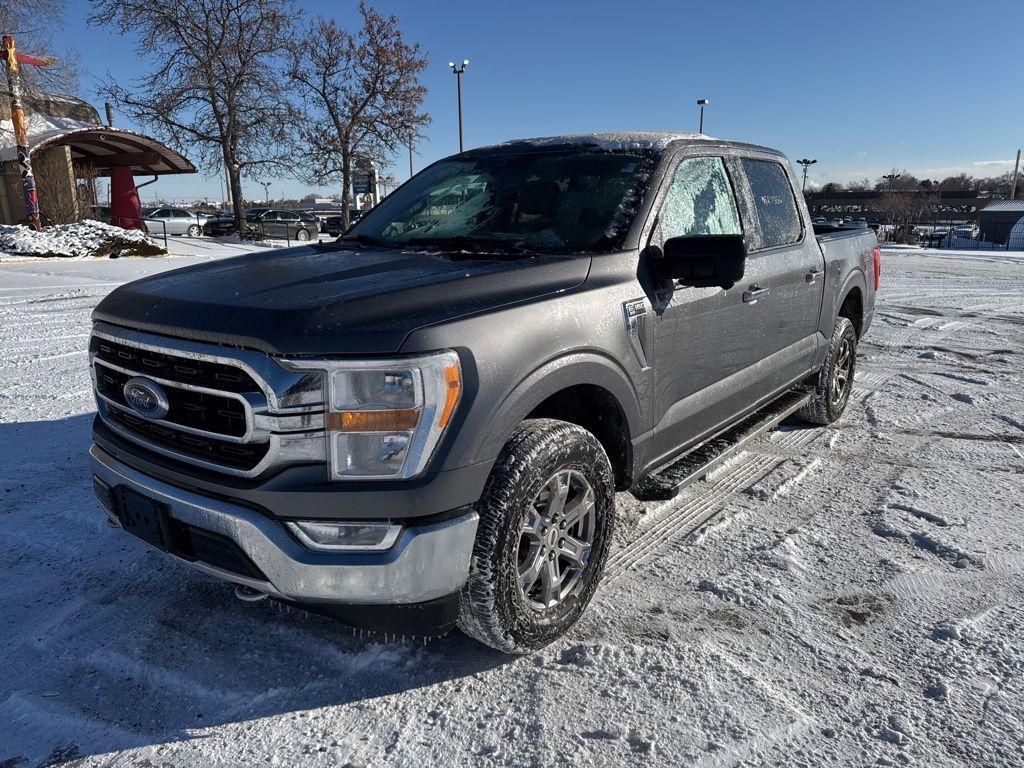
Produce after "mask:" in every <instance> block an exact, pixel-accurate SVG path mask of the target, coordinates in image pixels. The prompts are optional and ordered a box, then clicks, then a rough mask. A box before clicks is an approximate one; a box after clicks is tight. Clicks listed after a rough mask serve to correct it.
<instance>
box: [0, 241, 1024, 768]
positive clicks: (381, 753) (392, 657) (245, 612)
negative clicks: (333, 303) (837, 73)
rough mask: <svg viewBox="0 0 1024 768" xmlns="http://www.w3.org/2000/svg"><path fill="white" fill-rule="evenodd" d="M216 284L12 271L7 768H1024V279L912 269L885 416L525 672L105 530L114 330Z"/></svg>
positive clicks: (4, 315) (915, 264)
mask: <svg viewBox="0 0 1024 768" xmlns="http://www.w3.org/2000/svg"><path fill="white" fill-rule="evenodd" d="M189 261H191V259H180V258H179V259H173V258H172V259H150V260H130V261H114V262H74V263H68V262H63V263H54V262H47V263H39V262H36V263H31V264H8V265H0V435H2V438H3V439H2V441H0V445H2V446H3V449H4V457H5V458H4V461H3V462H2V464H0V489H2V490H0V498H2V506H0V510H2V518H0V519H2V521H3V535H2V538H0V583H2V584H3V590H2V592H0V595H2V597H0V638H3V640H2V645H3V649H4V650H3V661H4V664H3V674H2V676H0V765H3V766H13V765H27V766H35V765H40V764H45V765H64V764H70V765H75V766H101V765H102V766H118V767H120V768H124V767H127V766H140V767H141V766H175V767H177V768H182V767H183V766H192V765H197V766H198V765H201V766H254V765H264V764H272V765H281V766H327V765H336V766H341V765H346V764H348V765H362V766H385V765H387V766H428V765H430V766H432V765H444V766H448V765H469V764H479V765H498V764H501V765H515V766H538V765H573V766H586V765H594V766H612V765H615V766H618V765H686V766H708V767H710V766H730V765H748V766H757V765H785V766H823V765H831V766H854V765H856V766H861V765H904V764H914V765H920V766H981V765H991V766H1019V765H1021V764H1024V722H1022V720H1024V641H1022V633H1024V549H1022V544H1024V525H1022V521H1024V453H1022V452H1024V373H1022V364H1024V261H1022V260H1021V259H1019V258H1014V257H1012V256H1008V255H999V254H992V253H987V254H984V255H982V256H977V257H972V256H969V255H965V254H962V253H955V254H941V253H940V254H935V253H923V252H921V251H899V252H895V251H894V252H889V253H887V254H886V256H885V259H884V270H883V290H882V293H881V295H880V307H879V313H878V316H877V318H876V320H875V324H874V326H873V327H872V329H871V331H870V333H869V334H868V336H867V338H866V340H865V342H864V343H863V344H862V345H861V349H860V352H861V354H860V359H859V371H858V377H857V389H856V393H855V396H854V398H853V400H852V401H851V403H850V406H849V409H848V411H847V413H846V415H845V417H844V418H843V419H842V420H841V421H840V422H839V423H838V424H836V425H834V426H833V427H831V428H828V429H806V428H800V427H797V426H784V427H783V428H782V429H780V430H778V431H776V432H774V433H772V434H770V435H768V436H766V437H765V438H763V439H761V440H760V441H759V442H757V443H756V444H755V445H754V446H753V447H751V449H750V450H748V451H747V452H746V453H745V454H744V455H743V456H741V457H740V458H738V459H736V460H734V461H732V462H731V463H730V464H728V465H727V466H725V467H723V468H721V469H719V470H717V471H716V472H715V473H714V475H713V476H712V477H711V478H709V480H708V481H707V482H703V483H700V484H698V485H696V486H694V487H692V488H690V489H689V490H687V491H686V492H684V493H683V494H682V495H681V496H680V497H678V498H677V499H675V500H673V501H671V502H666V503H652V504H644V505H641V504H639V503H637V502H636V501H634V500H633V499H632V497H630V496H628V495H622V496H620V497H619V507H620V510H621V515H622V522H621V525H620V527H619V534H618V543H617V548H616V551H615V552H614V553H613V556H612V558H611V561H610V563H609V566H608V573H607V578H606V581H605V583H604V585H603V587H602V589H601V590H600V592H599V596H598V598H597V599H596V601H595V603H594V604H593V605H592V607H591V609H590V610H589V611H588V613H587V614H586V616H585V617H584V619H583V621H582V622H581V624H580V625H579V627H578V628H577V629H576V630H575V631H574V632H573V633H572V634H571V635H570V636H568V637H567V638H565V639H564V640H563V641H561V642H558V643H556V644H554V645H553V646H551V647H550V648H548V649H546V650H544V651H543V652H540V653H537V654H534V655H533V656H529V657H526V658H511V657H507V656H503V655H501V654H498V653H496V652H493V651H491V650H489V649H487V648H484V647H482V646H479V645H476V644H475V643H473V642H471V641H469V640H468V639H466V638H465V637H463V636H461V635H459V634H457V633H454V634H451V635H449V636H447V637H444V638H441V639H437V640H434V641H431V642H429V643H427V644H424V643H422V642H408V643H406V642H394V641H390V642H389V641H385V640H383V639H382V638H380V637H374V636H356V635H353V634H351V633H350V632H348V631H347V630H346V629H344V628H343V627H341V626H340V625H338V624H335V623H332V622H331V621H329V620H326V619H321V618H318V617H314V616H310V615H306V614H304V613H302V612H298V611H294V610H284V609H281V608H278V607H275V606H274V605H273V604H271V603H270V602H269V601H267V602H263V603H258V604H256V605H248V604H242V603H239V602H238V601H237V600H235V599H234V598H233V597H232V596H231V589H230V588H229V587H227V586H225V585H222V584H219V583H216V582H214V581H211V580H208V579H207V578H205V577H203V576H201V575H199V574H197V573H194V572H192V571H191V570H189V569H186V568H184V567H180V566H177V565H175V564H173V563H169V562H167V561H166V560H165V559H164V558H163V557H161V556H160V555H158V554H155V553H152V552H150V551H149V550H147V549H146V548H145V546H144V545H142V544H141V543H138V542H136V541H135V540H133V539H131V538H130V537H128V536H126V535H124V534H123V533H121V532H118V531H112V530H110V529H108V528H107V527H106V526H105V525H104V523H103V515H102V514H101V513H100V512H99V510H98V508H97V506H96V504H95V502H94V501H93V499H92V493H91V490H90V482H89V474H88V469H87V463H86V449H87V447H88V443H89V422H90V419H91V411H92V409H93V406H92V401H91V396H90V392H89V381H88V376H87V373H86V370H85V363H86V355H85V353H84V352H83V349H84V347H85V344H86V335H87V333H88V316H89V311H90V309H91V308H92V307H93V305H95V303H96V302H97V301H98V300H99V299H100V298H101V297H102V296H103V295H104V294H105V293H106V292H107V291H109V290H110V289H111V288H112V287H113V286H114V285H116V284H118V283H120V282H122V281H124V280H127V279H131V278H133V277H137V276H140V275H142V274H148V273H150V272H152V271H155V270H160V269H167V268H170V267H175V266H180V265H182V264H184V263H188V262H189Z"/></svg>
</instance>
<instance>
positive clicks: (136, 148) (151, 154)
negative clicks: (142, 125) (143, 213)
mask: <svg viewBox="0 0 1024 768" xmlns="http://www.w3.org/2000/svg"><path fill="white" fill-rule="evenodd" d="M6 122H8V121H2V122H0V131H2V128H4V127H6V126H4V125H3V123H6ZM28 123H29V138H28V141H29V154H30V155H35V154H36V153H38V152H40V151H42V150H44V149H47V148H49V147H55V146H60V145H64V146H67V147H68V148H70V150H71V158H72V160H73V161H74V162H76V163H79V162H85V163H89V164H90V165H92V166H93V167H94V168H95V169H96V172H97V173H98V175H100V176H109V175H110V169H111V168H112V167H115V166H120V167H126V168H130V169H131V171H132V173H133V174H140V175H147V176H163V175H165V174H173V173H195V172H196V167H195V166H194V165H193V164H192V163H191V162H189V161H188V159H186V158H185V157H183V156H182V155H181V154H179V153H178V152H177V151H175V150H173V149H171V148H170V147H168V146H167V145H166V144H163V143H162V142H159V141H157V140H156V139H153V138H150V137H149V136H146V135H144V134H141V133H136V132H135V131H129V130H125V129H124V128H113V127H110V126H105V125H94V124H91V123H87V122H84V121H81V120H72V119H66V118H53V117H49V116H44V115H31V116H30V117H29V121H28ZM0 141H2V137H0ZM16 158H17V154H16V149H15V147H14V146H13V145H9V144H8V142H6V141H4V142H3V145H2V147H0V162H7V161H11V160H15V159H16Z"/></svg>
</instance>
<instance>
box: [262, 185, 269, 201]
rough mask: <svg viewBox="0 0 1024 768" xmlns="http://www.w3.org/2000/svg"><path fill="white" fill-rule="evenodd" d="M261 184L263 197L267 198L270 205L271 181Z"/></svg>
mask: <svg viewBox="0 0 1024 768" xmlns="http://www.w3.org/2000/svg"><path fill="white" fill-rule="evenodd" d="M260 184H262V185H263V197H264V198H266V201H267V202H268V203H269V202H270V182H269V181H261V182H260Z"/></svg>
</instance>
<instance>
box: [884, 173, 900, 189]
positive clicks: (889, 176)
mask: <svg viewBox="0 0 1024 768" xmlns="http://www.w3.org/2000/svg"><path fill="white" fill-rule="evenodd" d="M902 175H903V174H902V173H887V174H885V175H884V176H882V178H883V179H885V180H886V181H888V182H889V191H890V192H892V183H893V182H894V181H896V179H898V178H899V177H900V176H902Z"/></svg>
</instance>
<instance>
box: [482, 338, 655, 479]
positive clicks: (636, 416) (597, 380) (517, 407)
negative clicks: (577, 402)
mask: <svg viewBox="0 0 1024 768" xmlns="http://www.w3.org/2000/svg"><path fill="white" fill-rule="evenodd" d="M581 384H586V385H591V386H596V387H601V388H602V389H604V390H606V391H607V392H608V393H609V394H611V395H612V397H614V398H615V400H616V401H617V402H618V404H619V407H620V408H621V409H622V413H623V415H624V416H625V419H626V423H627V424H628V426H629V435H630V439H631V441H633V442H634V444H635V442H636V439H637V437H638V436H639V435H640V434H641V433H643V432H644V429H645V428H644V426H643V424H642V417H641V409H640V399H639V396H638V394H637V391H636V388H635V387H634V385H633V382H632V381H631V380H630V377H629V375H628V374H627V373H626V371H625V370H624V369H623V367H622V365H621V364H620V363H619V362H618V361H617V360H614V359H612V358H610V357H608V356H606V355H602V354H599V353H597V352H589V351H588V352H574V353H571V354H567V355H563V356H560V357H557V358H555V359H552V360H548V361H547V362H545V363H544V364H542V365H541V366H539V367H538V368H536V369H534V370H533V371H531V372H530V373H529V374H527V376H526V377H524V378H523V379H522V380H521V381H520V382H519V383H518V384H517V385H516V386H515V387H513V388H512V389H511V390H510V391H509V392H508V393H507V394H506V395H505V397H504V398H502V399H501V401H500V402H499V403H498V404H497V406H496V407H495V408H494V409H493V410H492V412H491V414H490V416H489V417H488V419H487V421H486V426H485V428H484V429H482V430H480V431H479V432H478V433H477V435H476V437H475V439H474V441H473V443H472V445H471V447H470V449H469V451H468V454H469V455H470V456H471V457H472V459H471V461H472V462H473V463H475V462H479V461H492V460H493V459H494V458H495V457H496V456H497V455H498V453H499V451H501V448H502V446H504V445H505V443H506V442H507V441H508V439H509V437H510V436H511V434H512V431H513V430H514V429H515V428H516V425H518V424H519V423H520V422H521V421H522V420H523V419H525V418H526V417H527V416H528V415H529V414H530V412H531V411H533V410H534V409H535V408H536V407H537V406H538V405H540V404H541V403H543V402H544V401H545V400H547V399H548V398H549V397H551V396H552V395H554V394H556V393H557V392H560V391H561V390H563V389H567V388H569V387H573V386H578V385H581ZM641 458H642V457H634V464H636V462H637V461H638V460H639V459H641Z"/></svg>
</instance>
